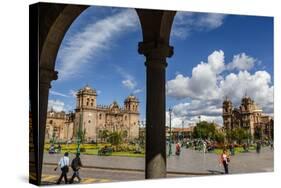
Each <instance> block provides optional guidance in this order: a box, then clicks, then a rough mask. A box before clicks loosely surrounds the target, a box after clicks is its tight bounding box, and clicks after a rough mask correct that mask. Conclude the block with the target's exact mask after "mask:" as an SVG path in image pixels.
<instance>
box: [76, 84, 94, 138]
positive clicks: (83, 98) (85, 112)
mask: <svg viewBox="0 0 281 188" xmlns="http://www.w3.org/2000/svg"><path fill="white" fill-rule="evenodd" d="M96 99H97V92H96V90H94V89H92V88H91V87H90V86H88V85H86V86H85V87H84V88H82V89H80V90H79V91H78V92H77V94H76V109H75V124H74V131H73V135H74V136H75V138H77V136H78V134H77V133H79V132H80V131H81V132H85V135H84V137H85V139H86V140H89V139H90V136H91V135H96V130H95V122H96V114H95V110H96V106H97V102H96Z"/></svg>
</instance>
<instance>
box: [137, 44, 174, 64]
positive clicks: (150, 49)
mask: <svg viewBox="0 0 281 188" xmlns="http://www.w3.org/2000/svg"><path fill="white" fill-rule="evenodd" d="M138 52H139V53H140V54H143V55H144V56H145V57H146V59H147V62H158V64H164V65H165V66H167V63H166V58H167V57H172V55H173V53H174V47H172V46H170V45H168V44H165V43H161V42H155V41H154V42H139V45H138ZM147 62H146V65H148V63H147ZM151 64H157V63H151Z"/></svg>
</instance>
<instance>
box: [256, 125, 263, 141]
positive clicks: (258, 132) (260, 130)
mask: <svg viewBox="0 0 281 188" xmlns="http://www.w3.org/2000/svg"><path fill="white" fill-rule="evenodd" d="M254 138H255V139H256V140H261V139H262V129H261V127H256V128H255V133H254Z"/></svg>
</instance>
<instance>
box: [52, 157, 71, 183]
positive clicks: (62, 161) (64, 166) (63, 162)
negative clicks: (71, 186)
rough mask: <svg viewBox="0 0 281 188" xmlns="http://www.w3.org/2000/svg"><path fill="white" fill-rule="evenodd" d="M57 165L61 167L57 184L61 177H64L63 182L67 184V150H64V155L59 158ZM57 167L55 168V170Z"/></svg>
mask: <svg viewBox="0 0 281 188" xmlns="http://www.w3.org/2000/svg"><path fill="white" fill-rule="evenodd" d="M58 166H59V167H60V169H61V175H60V178H59V179H58V181H57V184H60V182H61V180H62V178H64V182H65V184H67V173H68V169H69V157H68V152H65V154H64V156H63V157H62V158H60V160H59V163H58ZM56 169H57V168H55V170H56Z"/></svg>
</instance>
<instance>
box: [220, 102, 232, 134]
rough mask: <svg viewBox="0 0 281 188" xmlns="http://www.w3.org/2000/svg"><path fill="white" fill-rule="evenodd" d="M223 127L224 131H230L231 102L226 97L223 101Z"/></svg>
mask: <svg viewBox="0 0 281 188" xmlns="http://www.w3.org/2000/svg"><path fill="white" fill-rule="evenodd" d="M222 108H223V115H222V116H223V127H224V128H225V129H226V130H230V129H231V128H232V127H231V125H232V122H231V116H232V110H233V108H232V102H231V101H230V100H229V99H228V98H227V97H226V98H225V100H224V101H223V105H222Z"/></svg>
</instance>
